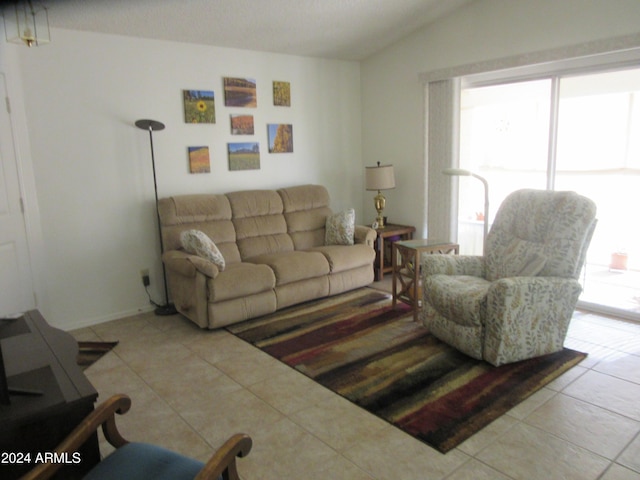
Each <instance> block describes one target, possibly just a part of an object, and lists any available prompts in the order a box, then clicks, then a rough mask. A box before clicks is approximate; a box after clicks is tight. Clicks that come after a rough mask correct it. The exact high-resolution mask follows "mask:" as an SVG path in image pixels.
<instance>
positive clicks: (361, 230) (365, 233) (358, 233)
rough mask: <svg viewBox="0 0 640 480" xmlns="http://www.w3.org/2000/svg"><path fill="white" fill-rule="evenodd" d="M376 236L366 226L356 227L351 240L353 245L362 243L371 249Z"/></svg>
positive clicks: (371, 229)
mask: <svg viewBox="0 0 640 480" xmlns="http://www.w3.org/2000/svg"><path fill="white" fill-rule="evenodd" d="M377 236H378V234H377V233H376V231H375V230H374V229H373V228H371V227H367V226H366V225H356V228H355V232H354V239H353V240H354V242H355V243H364V244H365V245H368V246H370V247H371V248H373V246H374V244H375V241H376V237H377Z"/></svg>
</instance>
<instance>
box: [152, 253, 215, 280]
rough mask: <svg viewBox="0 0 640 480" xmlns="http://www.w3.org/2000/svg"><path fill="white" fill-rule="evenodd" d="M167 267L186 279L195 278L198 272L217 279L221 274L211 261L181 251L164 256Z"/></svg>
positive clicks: (163, 259)
mask: <svg viewBox="0 0 640 480" xmlns="http://www.w3.org/2000/svg"><path fill="white" fill-rule="evenodd" d="M162 261H163V262H164V264H165V265H166V267H167V268H168V269H170V270H173V271H175V272H177V273H179V274H180V275H183V276H185V277H193V276H195V274H196V271H198V272H200V273H202V274H204V275H206V276H207V277H210V278H216V277H217V276H218V274H219V273H220V270H219V269H218V267H217V266H215V265H214V264H213V262H210V261H209V260H207V259H205V258H202V257H198V256H197V255H191V254H189V253H186V252H183V251H180V250H171V251H169V252H165V253H164V254H163V255H162Z"/></svg>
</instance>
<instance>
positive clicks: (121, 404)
mask: <svg viewBox="0 0 640 480" xmlns="http://www.w3.org/2000/svg"><path fill="white" fill-rule="evenodd" d="M130 408H131V399H130V398H129V397H128V396H127V395H124V394H118V395H114V396H112V397H111V398H109V399H108V400H106V401H104V402H102V403H101V404H100V405H98V406H97V407H96V408H95V410H94V411H93V412H91V413H90V414H89V415H87V416H86V417H85V418H84V420H83V421H82V422H81V423H80V424H79V425H78V426H77V427H76V428H75V429H73V431H72V432H71V433H69V435H67V437H66V438H65V439H64V440H63V441H62V442H61V443H60V444H59V445H58V446H57V447H56V449H55V452H56V453H65V452H67V453H73V452H77V451H78V449H79V448H80V447H81V446H82V445H83V444H84V443H85V442H86V441H87V440H88V439H89V438H90V437H91V436H92V435H93V434H94V433H95V432H96V431H97V430H98V427H100V426H102V431H103V432H104V436H105V438H106V439H107V441H108V442H109V443H110V444H111V445H113V446H114V447H116V448H118V447H121V446H123V445H125V444H127V443H129V442H128V441H127V440H125V439H124V438H123V437H122V435H120V432H119V431H118V428H117V427H116V419H115V414H116V413H117V414H119V415H122V414H125V413H127V412H128V411H129V409H130ZM60 467H62V463H41V464H39V465H38V466H37V467H35V468H34V469H32V470H30V471H29V472H28V473H27V474H26V475H24V476H23V477H21V480H45V479H48V478H51V477H52V476H53V475H54V474H55V473H56V472H57V471H58V470H59V469H60Z"/></svg>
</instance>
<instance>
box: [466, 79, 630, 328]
mask: <svg viewBox="0 0 640 480" xmlns="http://www.w3.org/2000/svg"><path fill="white" fill-rule="evenodd" d="M460 105H461V109H460V167H461V168H464V169H468V170H472V171H474V172H476V173H478V174H479V175H481V176H483V177H485V178H486V179H487V181H488V183H489V197H490V211H489V222H491V221H492V219H493V216H494V215H495V212H496V210H497V208H498V206H499V205H500V203H501V202H502V200H503V199H504V198H505V197H506V195H508V194H509V193H510V192H512V191H514V190H516V189H518V188H525V187H526V188H548V189H554V190H575V191H577V192H578V193H581V194H583V195H585V196H587V197H589V198H592V199H593V200H594V201H595V202H596V204H597V205H598V227H597V229H596V232H595V234H594V237H593V240H592V243H591V247H590V249H589V255H588V258H587V266H586V268H585V271H584V275H583V278H582V280H583V285H584V292H583V295H582V297H581V303H582V305H583V306H586V307H588V308H592V309H596V310H599V311H604V312H610V313H615V314H622V315H624V316H627V317H630V318H637V319H640V219H639V218H638V213H637V212H635V209H636V208H640V69H631V70H620V71H613V72H599V73H589V74H580V75H575V74H574V75H571V76H568V75H567V76H553V77H547V78H540V79H536V80H530V81H520V82H514V83H506V84H499V85H486V86H468V87H466V88H463V89H462V91H461V104H460ZM482 188H483V187H482V184H481V183H480V182H478V181H477V180H476V179H474V178H473V177H461V180H460V184H459V202H458V206H459V210H458V241H459V243H460V245H461V253H470V254H479V253H480V252H481V251H482V221H481V219H482V213H483V199H484V197H483V192H482Z"/></svg>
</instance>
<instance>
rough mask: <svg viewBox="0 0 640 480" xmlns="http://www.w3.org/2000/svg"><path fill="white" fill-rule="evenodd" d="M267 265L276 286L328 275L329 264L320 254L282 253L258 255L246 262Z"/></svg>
mask: <svg viewBox="0 0 640 480" xmlns="http://www.w3.org/2000/svg"><path fill="white" fill-rule="evenodd" d="M248 261H249V262H251V263H257V264H264V265H268V266H269V267H270V268H271V269H272V270H273V273H274V274H275V276H276V285H286V284H288V283H291V282H297V281H300V280H306V279H309V278H314V277H320V276H323V275H328V274H329V262H328V261H327V259H326V258H325V256H324V255H323V254H322V253H320V252H301V251H293V252H284V253H271V254H267V255H259V256H257V257H252V258H250V259H249V260H248Z"/></svg>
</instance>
